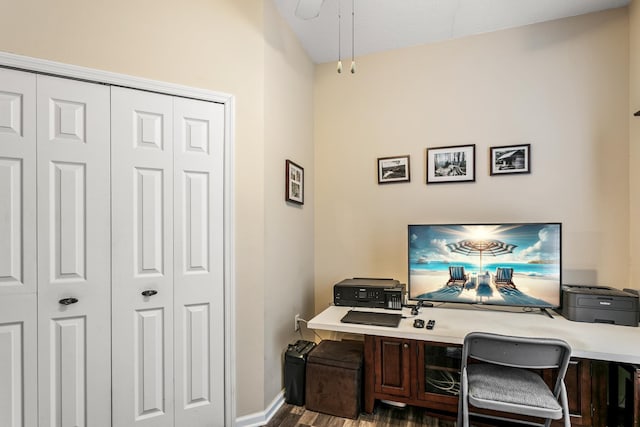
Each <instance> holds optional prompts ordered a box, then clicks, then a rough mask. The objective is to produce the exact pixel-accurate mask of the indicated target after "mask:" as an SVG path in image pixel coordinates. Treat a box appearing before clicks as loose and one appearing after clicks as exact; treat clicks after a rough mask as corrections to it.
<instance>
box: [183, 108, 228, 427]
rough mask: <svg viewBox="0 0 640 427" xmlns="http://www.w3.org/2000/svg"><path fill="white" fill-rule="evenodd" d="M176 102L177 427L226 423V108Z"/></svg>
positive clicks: (221, 424)
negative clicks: (224, 267)
mask: <svg viewBox="0 0 640 427" xmlns="http://www.w3.org/2000/svg"><path fill="white" fill-rule="evenodd" d="M173 100H174V125H173V129H174V224H175V226H174V246H175V254H174V266H175V267H174V299H175V302H174V317H175V329H174V331H175V332H174V342H175V396H176V399H175V401H176V415H175V425H176V427H177V426H193V427H197V426H202V427H205V426H224V304H223V301H224V294H223V290H224V272H223V256H224V253H223V238H224V236H223V206H224V205H223V204H224V193H223V176H224V171H223V166H224V164H223V155H224V152H223V147H224V144H223V142H224V106H223V105H220V104H216V103H212V102H204V101H195V100H190V99H184V98H173Z"/></svg>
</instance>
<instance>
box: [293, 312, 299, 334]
mask: <svg viewBox="0 0 640 427" xmlns="http://www.w3.org/2000/svg"><path fill="white" fill-rule="evenodd" d="M293 321H294V324H293V330H294V331H298V330H300V323H299V322H300V314H296V317H294V318H293Z"/></svg>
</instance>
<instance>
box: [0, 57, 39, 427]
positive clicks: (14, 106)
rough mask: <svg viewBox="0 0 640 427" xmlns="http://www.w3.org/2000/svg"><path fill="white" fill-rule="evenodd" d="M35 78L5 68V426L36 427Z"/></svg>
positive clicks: (0, 373) (0, 340) (0, 120)
mask: <svg viewBox="0 0 640 427" xmlns="http://www.w3.org/2000/svg"><path fill="white" fill-rule="evenodd" d="M35 94H36V77H35V74H31V73H24V72H19V71H14V70H7V69H3V68H0V426H3V427H5V426H6V427H33V426H35V425H36V424H37V414H38V412H37V411H38V400H37V398H36V396H37V376H36V373H37V335H36V328H37V325H36V321H37V319H36V302H37V301H36V277H37V275H36V273H37V268H36V121H35V120H36V95H35Z"/></svg>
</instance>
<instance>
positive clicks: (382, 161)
mask: <svg viewBox="0 0 640 427" xmlns="http://www.w3.org/2000/svg"><path fill="white" fill-rule="evenodd" d="M410 180H411V176H410V173H409V156H397V157H380V158H378V184H389V183H392V182H409V181H410Z"/></svg>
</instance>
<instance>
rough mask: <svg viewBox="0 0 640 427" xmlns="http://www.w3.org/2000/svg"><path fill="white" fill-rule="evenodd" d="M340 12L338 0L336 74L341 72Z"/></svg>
mask: <svg viewBox="0 0 640 427" xmlns="http://www.w3.org/2000/svg"><path fill="white" fill-rule="evenodd" d="M341 12H342V11H341V8H340V0H338V67H337V71H338V74H340V73H342V46H341V40H342V34H341V29H340V23H341V21H342V13H341Z"/></svg>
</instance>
